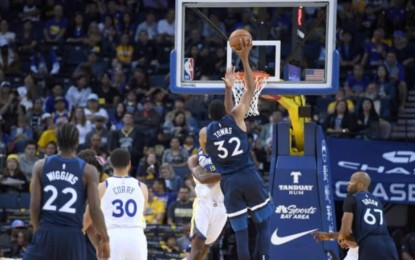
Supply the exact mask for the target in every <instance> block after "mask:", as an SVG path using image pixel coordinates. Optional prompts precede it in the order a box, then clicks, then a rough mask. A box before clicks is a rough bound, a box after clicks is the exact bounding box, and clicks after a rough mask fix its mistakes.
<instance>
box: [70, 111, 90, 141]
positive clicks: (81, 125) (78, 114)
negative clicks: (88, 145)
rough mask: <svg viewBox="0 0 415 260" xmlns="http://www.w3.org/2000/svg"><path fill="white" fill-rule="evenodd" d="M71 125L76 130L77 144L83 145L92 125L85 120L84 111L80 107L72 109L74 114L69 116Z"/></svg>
mask: <svg viewBox="0 0 415 260" xmlns="http://www.w3.org/2000/svg"><path fill="white" fill-rule="evenodd" d="M71 123H72V124H74V125H75V126H76V128H77V129H78V132H79V144H80V145H84V144H85V142H86V140H85V139H86V136H87V134H88V133H89V132H91V131H92V124H91V121H90V120H88V119H87V118H86V115H85V110H84V109H83V108H82V107H75V108H74V112H73V113H72V114H71Z"/></svg>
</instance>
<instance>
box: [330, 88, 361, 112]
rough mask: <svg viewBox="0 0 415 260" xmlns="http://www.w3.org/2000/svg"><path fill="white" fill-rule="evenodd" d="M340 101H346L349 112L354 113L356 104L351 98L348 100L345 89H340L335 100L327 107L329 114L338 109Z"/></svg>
mask: <svg viewBox="0 0 415 260" xmlns="http://www.w3.org/2000/svg"><path fill="white" fill-rule="evenodd" d="M340 100H345V101H346V103H347V109H348V110H349V112H354V103H353V101H352V100H351V99H350V98H346V95H345V93H344V89H343V88H339V90H338V91H337V93H336V96H335V100H334V101H332V102H330V103H329V105H328V106H327V113H328V114H333V113H334V110H335V109H336V105H337V102H338V101H340Z"/></svg>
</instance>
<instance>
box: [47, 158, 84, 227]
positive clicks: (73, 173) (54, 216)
mask: <svg viewBox="0 0 415 260" xmlns="http://www.w3.org/2000/svg"><path fill="white" fill-rule="evenodd" d="M85 165H86V163H85V162H84V161H83V160H81V159H79V158H63V157H60V156H58V155H53V156H50V157H47V158H46V159H45V164H44V167H43V172H42V176H41V178H40V184H41V187H42V204H41V217H40V226H42V225H54V226H57V227H62V226H66V227H75V228H82V221H83V216H84V213H85V200H86V187H85V185H84V182H83V175H84V168H85Z"/></svg>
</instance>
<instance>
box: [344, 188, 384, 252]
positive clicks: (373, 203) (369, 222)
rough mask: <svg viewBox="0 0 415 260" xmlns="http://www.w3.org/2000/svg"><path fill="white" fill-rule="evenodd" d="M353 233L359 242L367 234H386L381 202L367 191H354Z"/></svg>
mask: <svg viewBox="0 0 415 260" xmlns="http://www.w3.org/2000/svg"><path fill="white" fill-rule="evenodd" d="M352 196H353V197H354V198H355V199H356V206H355V210H354V217H353V235H354V237H355V239H356V242H357V243H358V244H359V243H360V242H361V241H362V240H363V239H364V238H365V237H366V236H368V235H388V229H387V226H386V220H385V217H384V215H383V206H382V203H381V202H380V201H379V200H378V198H376V197H375V196H373V195H372V194H371V193H369V192H356V193H355V194H353V195H352Z"/></svg>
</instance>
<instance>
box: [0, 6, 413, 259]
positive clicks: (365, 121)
mask: <svg viewBox="0 0 415 260" xmlns="http://www.w3.org/2000/svg"><path fill="white" fill-rule="evenodd" d="M174 5H175V2H174V1H173V0H161V1H153V0H128V1H127V0H106V1H98V0H90V1H83V0H71V1H67V0H66V1H65V0H18V1H11V0H3V1H1V3H0V8H1V15H0V138H1V142H0V167H1V168H2V170H1V172H0V190H1V194H2V195H3V194H16V196H17V197H18V199H19V200H16V201H18V202H17V203H18V204H19V203H20V202H23V195H21V194H27V193H28V191H29V184H30V179H31V169H32V168H33V165H34V163H35V162H36V161H37V160H39V159H40V158H44V157H46V156H49V155H52V154H56V153H57V145H56V136H55V132H54V130H55V128H56V126H58V125H60V124H63V123H67V122H70V123H73V124H75V125H76V127H77V128H78V130H79V133H80V137H79V144H80V146H79V150H82V149H87V148H89V149H93V150H94V151H95V152H96V153H97V154H98V156H99V157H100V158H101V160H102V162H103V164H104V165H105V167H106V173H105V174H103V176H101V180H104V179H105V178H107V177H108V176H110V175H111V169H110V168H109V167H108V165H107V156H108V155H109V152H110V151H111V150H113V149H114V148H117V147H123V148H125V149H128V150H129V151H130V152H131V155H132V164H133V168H132V171H131V176H133V177H136V178H137V179H139V180H140V181H143V182H146V183H147V184H148V187H149V202H148V205H147V206H148V208H147V212H146V220H147V224H148V227H147V230H146V233H147V236H148V241H149V248H150V249H151V248H153V249H154V250H149V252H150V259H151V257H152V256H154V257H156V256H160V257H161V255H162V254H167V256H168V257H170V258H174V257H176V256H177V255H178V256H177V257H182V256H183V254H184V252H185V251H186V250H187V246H188V244H189V237H188V234H189V232H188V231H189V229H190V219H191V216H192V200H193V198H194V197H195V194H194V182H193V179H192V177H191V175H190V173H189V170H188V168H187V159H188V157H189V156H191V155H193V154H195V153H196V152H197V149H198V147H197V143H198V138H197V135H198V131H199V129H200V128H201V127H203V126H205V125H206V123H207V122H208V118H207V105H208V103H209V101H210V100H211V99H213V96H208V95H199V96H197V95H174V94H172V93H169V91H168V87H167V85H168V77H169V53H170V51H171V50H172V49H173V48H174V37H175V24H174V20H175V11H174ZM232 15H233V16H235V15H236V16H237V15H238V14H234V13H232ZM269 15H270V19H269V21H268V23H269V24H267V25H268V26H269V33H270V37H274V38H275V39H281V38H284V37H287V36H289V35H290V34H291V26H292V25H291V24H290V23H291V22H290V21H291V17H281V16H280V15H281V14H280V13H275V14H274V13H270V14H269ZM306 15H307V16H310V17H312V16H313V15H315V14H313V13H312V12H311V11H310V12H306ZM337 16H338V21H337V31H336V39H337V49H338V50H339V52H340V57H341V70H340V71H341V75H340V79H341V86H340V87H341V88H340V89H339V91H338V93H337V94H336V95H335V96H325V97H318V98H316V97H310V98H309V102H310V104H311V105H312V106H313V107H314V111H315V115H314V119H315V120H316V121H317V122H318V123H320V124H322V125H323V127H324V129H325V131H326V133H327V134H328V135H332V136H337V137H357V138H364V139H388V138H389V136H390V131H391V130H390V129H391V126H392V125H393V124H394V122H395V121H396V119H397V115H398V114H399V113H400V112H402V111H403V110H404V108H405V102H406V100H407V95H408V90H410V89H414V87H415V77H414V75H415V74H414V71H415V49H414V43H415V2H414V1H413V0H355V1H346V0H344V1H342V0H340V1H338V15H337ZM209 18H210V19H211V20H212V21H214V23H215V24H217V25H218V27H219V28H221V29H222V30H223V31H225V32H226V33H227V34H230V32H231V30H232V29H233V28H234V27H235V26H236V23H235V21H239V20H241V21H245V20H244V19H243V17H239V18H240V19H236V17H233V19H225V20H223V21H222V20H221V19H219V18H218V17H217V16H215V15H214V14H212V15H210V16H209ZM232 21H233V22H234V23H233V24H232ZM198 26H199V27H198ZM238 26H240V27H244V28H246V29H251V30H254V27H253V26H250V25H249V22H246V23H239V25H238ZM189 28H190V29H189V30H190V31H189V32H188V33H187V35H189V38H188V39H186V41H187V42H193V44H192V46H193V47H192V49H191V50H189V53H190V55H192V57H193V58H194V59H195V60H199V61H200V62H199V64H202V65H201V67H200V68H196V75H195V78H202V77H209V76H211V75H216V76H217V77H221V76H222V75H223V74H224V72H225V71H224V70H223V68H224V62H225V55H226V52H225V50H224V49H222V48H216V46H217V45H220V44H222V43H221V41H223V40H222V39H220V38H218V37H214V35H215V32H214V31H213V30H212V29H211V28H210V27H209V26H206V25H200V24H195V25H194V26H193V27H191V26H189ZM223 46H224V45H223ZM304 48H305V51H304V53H305V54H307V53H308V54H312V53H319V52H318V51H317V52H316V51H315V50H313V48H315V45H313V44H309V45H305V46H304ZM210 55H214V56H215V57H218V62H217V63H216V64H211V63H210V62H208V59H209V57H210ZM305 58H306V59H312V57H305ZM260 108H261V115H260V116H258V117H255V118H248V119H247V129H248V134H249V136H250V137H251V139H250V140H251V141H252V144H251V148H252V155H253V158H254V160H255V161H256V163H257V165H258V166H259V168H260V169H261V171H262V173H263V174H264V176H265V177H266V176H267V172H268V170H269V154H270V149H271V140H272V125H273V124H274V123H276V122H278V121H281V120H289V118H288V113H287V111H286V110H285V109H284V108H282V107H281V106H278V105H277V104H276V103H275V104H271V103H267V102H264V103H262V104H260ZM25 198H26V197H25ZM19 205H23V204H19ZM25 205H26V206H27V205H28V204H27V203H26V204H25ZM17 208H20V207H19V206H17V207H15V208H14V209H9V211H7V210H8V209H2V210H3V215H2V218H1V222H2V223H6V224H7V225H8V226H7V227H10V229H7V228H2V230H1V231H2V233H1V236H0V246H1V247H2V248H3V254H4V255H6V256H22V254H23V253H24V250H25V247H26V245H27V243H28V241H30V236H31V234H30V231H29V230H30V229H27V228H28V225H29V222H28V217H27V214H28V212H27V211H20V210H17V211H16V209H17ZM7 212H9V214H7ZM10 212H11V213H13V214H11V213H10ZM15 214H17V215H18V216H17V217H18V219H16V218H14V221H12V220H13V217H11V216H15ZM2 227H6V226H3V225H2ZM224 233H226V234H227V235H226V236H223V237H222V239H221V241H220V242H219V243H218V245H217V246H216V247H217V251H214V250H213V251H214V252H212V253H211V254H215V253H217V252H221V254H222V255H224V256H225V259H226V255H229V256H232V254H233V253H234V247H235V243H234V241H233V240H232V234H231V231H230V228H229V227H227V228H226V229H225V231H224ZM408 236H409V235H408ZM414 237H415V235H413V233H412V235H411V236H410V237H408V238H406V239H405V240H404V242H403V244H402V245H403V248H404V249H403V252H404V253H405V254H409V255H412V257H415V255H414V254H415V244H414V241H415V238H414ZM5 245H6V246H5ZM0 252H1V251H0ZM175 254H177V255H175ZM0 255H1V253H0ZM151 255H152V256H151ZM229 259H232V257H230V258H229Z"/></svg>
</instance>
